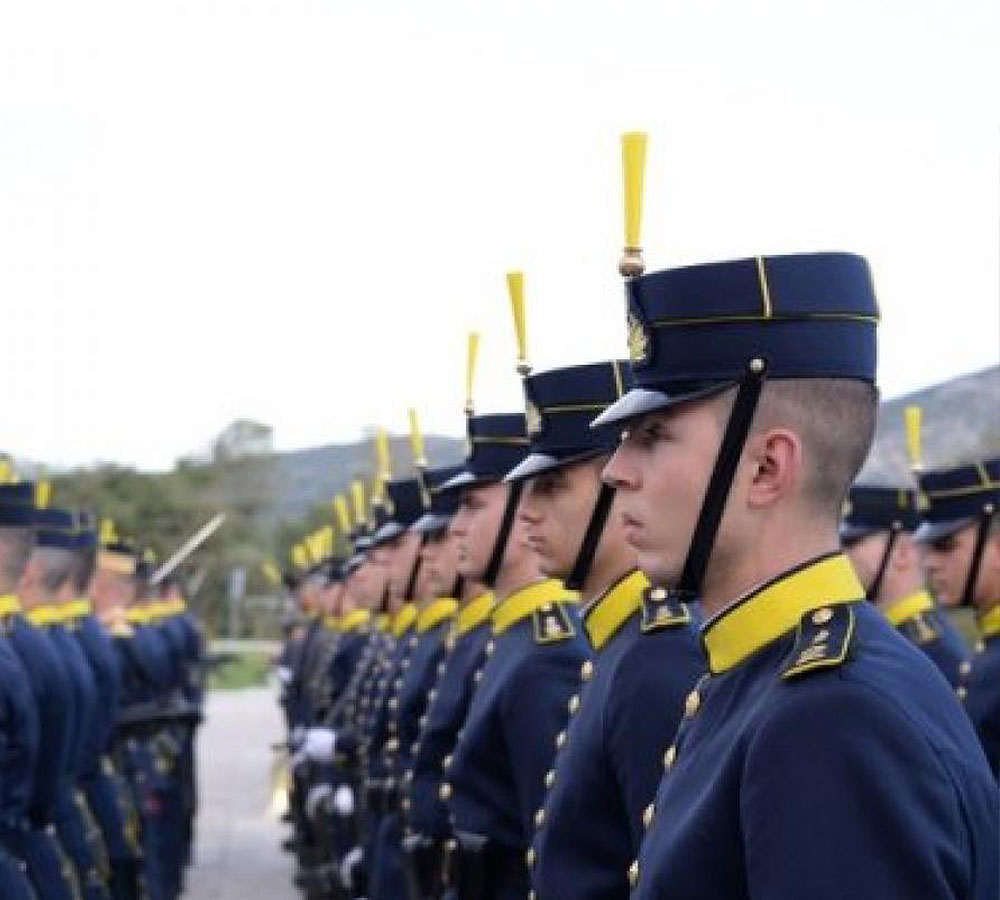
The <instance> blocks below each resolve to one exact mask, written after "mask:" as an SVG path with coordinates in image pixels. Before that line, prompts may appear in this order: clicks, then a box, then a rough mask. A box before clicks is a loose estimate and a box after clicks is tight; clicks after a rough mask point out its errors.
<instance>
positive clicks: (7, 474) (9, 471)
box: [0, 457, 15, 484]
mask: <svg viewBox="0 0 1000 900" xmlns="http://www.w3.org/2000/svg"><path fill="white" fill-rule="evenodd" d="M14 478H15V475H14V464H13V463H12V462H11V461H10V460H9V459H7V458H6V457H0V484H10V483H11V482H13V481H14Z"/></svg>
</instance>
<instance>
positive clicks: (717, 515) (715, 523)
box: [674, 358, 767, 601]
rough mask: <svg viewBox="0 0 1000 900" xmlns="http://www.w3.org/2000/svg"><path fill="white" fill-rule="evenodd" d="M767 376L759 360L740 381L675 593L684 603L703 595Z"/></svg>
mask: <svg viewBox="0 0 1000 900" xmlns="http://www.w3.org/2000/svg"><path fill="white" fill-rule="evenodd" d="M766 374H767V363H766V361H765V360H763V359H760V358H755V359H753V360H751V361H750V363H749V365H748V366H747V371H746V374H745V375H744V376H743V378H742V379H740V382H739V387H738V388H737V389H736V399H735V400H734V401H733V409H732V412H731V413H730V414H729V421H728V422H727V423H726V430H725V431H724V432H723V435H722V442H721V443H720V445H719V454H718V456H716V458H715V467H714V468H713V469H712V476H711V478H710V479H709V481H708V487H707V488H706V490H705V499H704V500H703V501H702V504H701V511H700V512H699V513H698V522H697V524H696V525H695V528H694V533H693V534H692V536H691V543H690V545H689V546H688V552H687V558H686V559H685V560H684V568H683V570H682V571H681V577H680V580H679V581H678V583H677V587H676V588H674V593H675V594H677V595H678V597H679V599H681V600H687V601H690V600H695V599H697V597H698V596H699V594H700V593H701V586H702V581H703V579H704V577H705V569H706V568H707V567H708V560H709V557H710V556H711V555H712V548H713V547H714V545H715V536H716V534H717V532H718V530H719V522H721V521H722V513H723V512H724V510H725V508H726V500H727V499H728V497H729V491H730V488H731V487H732V485H733V478H734V477H735V475H736V468H737V466H738V465H739V462H740V456H741V455H742V453H743V447H744V445H745V444H746V440H747V435H748V434H749V433H750V425H751V424H752V422H753V416H754V413H755V412H756V410H757V402H758V401H759V400H760V392H761V389H762V388H763V386H764V378H765V376H766Z"/></svg>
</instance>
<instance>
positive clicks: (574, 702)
mask: <svg viewBox="0 0 1000 900" xmlns="http://www.w3.org/2000/svg"><path fill="white" fill-rule="evenodd" d="M579 709H580V695H579V694H574V695H573V696H572V697H570V698H569V714H570V715H571V716H575V715H576V713H577V710H579Z"/></svg>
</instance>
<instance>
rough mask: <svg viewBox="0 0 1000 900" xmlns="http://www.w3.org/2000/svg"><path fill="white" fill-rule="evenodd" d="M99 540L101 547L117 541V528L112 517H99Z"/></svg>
mask: <svg viewBox="0 0 1000 900" xmlns="http://www.w3.org/2000/svg"><path fill="white" fill-rule="evenodd" d="M100 540H101V546H103V547H106V546H107V545H108V544H114V543H117V542H118V529H117V528H115V522H114V519H101V530H100Z"/></svg>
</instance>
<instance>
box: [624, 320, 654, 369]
mask: <svg viewBox="0 0 1000 900" xmlns="http://www.w3.org/2000/svg"><path fill="white" fill-rule="evenodd" d="M628 355H629V356H630V357H631V359H632V362H633V363H636V364H638V363H644V362H646V360H647V358H648V356H649V336H648V335H647V334H646V330H645V329H644V328H643V327H642V323H641V322H640V321H639V320H638V318H636V316H635V313H633V312H632V311H631V310H629V312H628Z"/></svg>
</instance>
